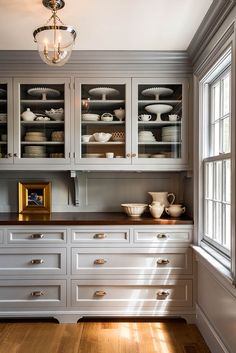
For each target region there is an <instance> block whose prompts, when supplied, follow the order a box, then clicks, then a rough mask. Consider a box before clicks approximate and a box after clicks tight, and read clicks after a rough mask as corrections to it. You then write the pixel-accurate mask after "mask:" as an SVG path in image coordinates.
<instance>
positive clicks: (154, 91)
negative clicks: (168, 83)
mask: <svg viewBox="0 0 236 353" xmlns="http://www.w3.org/2000/svg"><path fill="white" fill-rule="evenodd" d="M173 92H174V91H173V90H172V89H170V88H167V87H152V88H147V89H145V90H143V91H142V95H143V96H155V100H159V98H160V96H169V95H170V94H172V93H173Z"/></svg>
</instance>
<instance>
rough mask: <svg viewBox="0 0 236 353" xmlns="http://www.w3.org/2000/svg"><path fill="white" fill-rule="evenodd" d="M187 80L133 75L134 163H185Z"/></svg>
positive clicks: (175, 166)
mask: <svg viewBox="0 0 236 353" xmlns="http://www.w3.org/2000/svg"><path fill="white" fill-rule="evenodd" d="M187 84H188V82H187V81H185V80H182V79H162V78H159V79H158V78H155V79H133V87H132V88H133V97H132V98H133V102H132V104H133V105H132V107H133V109H132V112H133V126H132V130H133V140H132V151H133V154H135V156H136V157H135V158H134V159H133V161H132V162H133V163H135V164H141V165H153V166H154V165H156V166H159V167H161V166H163V168H165V167H166V166H168V165H169V167H170V169H175V168H178V166H181V167H184V166H186V164H187V148H186V147H187V141H186V137H187V133H186V131H187V119H188V116H187V94H186V90H187Z"/></svg>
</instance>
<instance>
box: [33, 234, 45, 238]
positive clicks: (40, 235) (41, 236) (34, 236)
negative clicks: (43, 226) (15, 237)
mask: <svg viewBox="0 0 236 353" xmlns="http://www.w3.org/2000/svg"><path fill="white" fill-rule="evenodd" d="M31 238H32V239H42V238H44V235H43V234H42V233H35V234H31Z"/></svg>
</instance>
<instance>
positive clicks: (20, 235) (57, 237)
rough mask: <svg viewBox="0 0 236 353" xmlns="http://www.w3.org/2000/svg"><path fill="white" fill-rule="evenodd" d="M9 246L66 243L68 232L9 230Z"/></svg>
mask: <svg viewBox="0 0 236 353" xmlns="http://www.w3.org/2000/svg"><path fill="white" fill-rule="evenodd" d="M7 242H8V244H25V245H26V244H30V245H32V244H54V243H58V244H61V243H65V242H66V230H65V229H62V230H57V229H56V230H55V229H52V230H48V229H45V230H44V229H43V228H31V229H30V228H28V227H27V228H21V229H19V228H18V229H8V232H7Z"/></svg>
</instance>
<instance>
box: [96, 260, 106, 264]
mask: <svg viewBox="0 0 236 353" xmlns="http://www.w3.org/2000/svg"><path fill="white" fill-rule="evenodd" d="M106 262H107V261H106V260H105V259H96V260H94V264H95V265H104V264H105V263H106Z"/></svg>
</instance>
